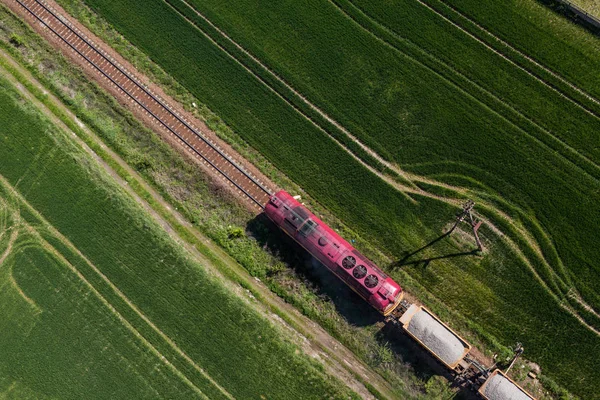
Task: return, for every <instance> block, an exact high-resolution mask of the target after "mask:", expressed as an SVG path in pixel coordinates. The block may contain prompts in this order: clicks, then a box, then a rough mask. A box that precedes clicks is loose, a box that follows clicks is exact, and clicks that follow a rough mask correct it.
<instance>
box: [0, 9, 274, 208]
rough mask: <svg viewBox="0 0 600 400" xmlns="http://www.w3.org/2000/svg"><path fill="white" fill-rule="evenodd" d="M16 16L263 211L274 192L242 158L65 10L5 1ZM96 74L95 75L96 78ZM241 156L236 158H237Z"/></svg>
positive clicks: (230, 187)
mask: <svg viewBox="0 0 600 400" xmlns="http://www.w3.org/2000/svg"><path fill="white" fill-rule="evenodd" d="M8 3H10V5H12V6H13V7H11V8H12V9H13V10H14V11H16V12H17V13H18V14H19V15H22V16H24V17H26V18H27V17H28V18H27V19H28V20H29V21H30V22H32V25H33V26H34V27H36V28H37V29H38V30H39V31H41V33H42V34H45V35H46V36H53V37H54V38H55V39H58V40H57V41H55V43H57V44H58V45H59V46H60V47H61V50H63V51H64V52H65V53H66V54H67V55H69V56H71V57H72V58H74V59H75V60H77V61H78V62H79V63H80V64H83V65H84V66H85V67H86V68H85V69H86V72H88V73H89V74H91V75H93V77H94V78H96V79H97V80H98V81H100V83H102V84H104V85H105V86H108V88H109V90H110V91H111V92H112V93H113V94H115V96H116V97H117V99H118V100H120V101H121V102H123V103H125V104H128V103H129V105H130V106H132V108H134V110H135V111H136V112H137V113H138V114H140V113H141V114H142V115H143V116H144V118H143V119H144V120H145V121H146V122H151V123H152V125H153V127H154V128H157V127H158V128H159V131H160V133H161V134H162V135H163V136H165V135H166V136H168V137H169V138H170V139H171V141H175V142H177V143H178V144H179V146H181V147H182V148H184V149H185V152H186V153H187V154H189V155H190V156H192V157H193V158H195V159H196V160H199V161H201V163H202V165H203V167H204V168H205V169H207V170H208V171H210V172H211V173H212V175H213V176H218V177H219V178H220V179H221V182H225V183H226V184H227V185H228V187H229V189H230V190H232V191H233V192H234V193H236V194H237V195H238V196H240V197H242V198H245V199H247V200H249V203H250V204H251V206H252V207H253V209H254V210H256V211H259V210H262V208H263V206H264V204H265V203H266V202H267V200H268V198H269V197H270V195H271V193H272V192H273V190H272V189H271V188H270V187H269V186H271V185H270V184H268V183H263V182H262V181H261V179H260V178H257V177H256V176H255V173H253V172H251V171H249V169H248V168H246V167H245V166H243V165H242V164H241V162H240V161H238V160H234V159H233V158H232V157H231V156H230V155H229V154H227V152H226V151H225V150H223V148H222V145H220V144H218V143H216V142H215V140H214V139H211V138H207V137H206V135H205V134H203V132H202V129H200V128H197V127H196V126H195V124H194V123H193V122H191V121H190V119H188V118H187V117H186V116H185V115H182V113H180V112H179V111H178V110H177V109H176V108H175V107H174V106H173V105H172V103H174V102H173V101H171V100H169V101H167V100H164V99H163V97H162V96H160V95H158V94H156V93H155V91H154V90H152V89H151V88H150V87H148V86H146V85H145V84H144V83H142V81H141V80H140V78H139V77H138V76H136V74H135V73H132V72H131V71H133V70H134V69H132V68H131V67H125V66H123V65H122V63H120V62H119V61H117V60H116V59H115V58H114V57H113V56H112V55H111V54H109V53H108V52H106V51H105V50H104V49H103V48H101V47H100V46H98V45H97V44H96V43H95V42H94V40H92V39H90V38H89V37H88V35H86V34H85V33H83V32H82V31H81V29H79V28H78V27H76V26H75V25H74V24H73V23H72V22H70V21H69V20H68V19H67V18H65V16H64V14H62V13H59V12H57V11H56V10H55V9H54V8H52V7H50V6H49V5H47V4H46V3H45V2H44V1H42V0H8ZM98 78H99V79H98ZM237 158H238V159H239V157H237Z"/></svg>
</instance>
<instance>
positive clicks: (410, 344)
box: [375, 322, 481, 400]
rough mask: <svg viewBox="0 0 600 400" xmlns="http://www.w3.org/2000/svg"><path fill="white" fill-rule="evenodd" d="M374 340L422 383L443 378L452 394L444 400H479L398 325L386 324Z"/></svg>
mask: <svg viewBox="0 0 600 400" xmlns="http://www.w3.org/2000/svg"><path fill="white" fill-rule="evenodd" d="M375 337H376V339H377V341H378V342H379V343H380V344H383V345H386V346H387V347H388V348H389V349H390V350H391V351H392V352H393V353H394V354H395V355H396V356H398V357H399V358H400V359H401V360H402V363H404V364H408V365H410V368H411V371H412V373H413V374H414V375H416V376H417V378H419V380H421V381H423V382H427V381H429V380H430V379H431V378H433V377H435V376H442V377H443V378H445V379H446V380H447V381H448V382H449V385H448V387H449V388H450V389H451V390H452V392H453V394H452V395H451V396H450V397H444V398H445V399H446V398H448V399H454V400H475V399H479V400H481V399H480V398H479V397H478V396H477V394H476V393H474V392H473V391H472V390H471V388H469V387H466V386H462V385H460V384H459V383H457V382H456V380H455V379H454V375H453V374H452V372H451V371H450V370H448V368H446V366H444V365H443V364H442V363H441V362H439V361H438V360H437V359H436V358H435V357H433V356H432V355H431V354H430V353H429V352H428V351H427V350H425V349H424V348H423V347H422V346H421V345H419V344H418V343H417V342H416V341H415V340H413V339H412V338H411V337H410V336H408V335H407V334H405V333H404V332H403V331H402V328H400V327H399V326H398V325H396V324H394V323H392V322H388V323H386V324H385V325H384V326H383V327H382V328H381V329H380V330H379V331H378V332H377V333H376V336H375Z"/></svg>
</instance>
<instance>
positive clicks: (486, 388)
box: [479, 369, 535, 400]
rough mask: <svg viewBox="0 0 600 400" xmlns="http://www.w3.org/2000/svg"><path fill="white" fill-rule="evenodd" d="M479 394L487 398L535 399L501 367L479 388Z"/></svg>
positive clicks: (496, 399) (505, 399) (489, 399)
mask: <svg viewBox="0 0 600 400" xmlns="http://www.w3.org/2000/svg"><path fill="white" fill-rule="evenodd" d="M479 394H480V395H481V396H482V397H483V398H484V399H486V400H535V398H534V397H533V396H531V395H530V394H529V393H527V392H526V391H525V390H524V389H522V388H521V387H520V386H519V385H517V384H516V383H515V382H514V381H513V380H512V379H510V378H509V377H508V376H506V374H505V373H504V372H502V371H500V370H499V369H497V370H495V371H494V372H493V373H492V374H491V375H490V377H489V378H488V379H487V380H486V381H485V383H484V384H483V385H482V386H481V387H480V388H479Z"/></svg>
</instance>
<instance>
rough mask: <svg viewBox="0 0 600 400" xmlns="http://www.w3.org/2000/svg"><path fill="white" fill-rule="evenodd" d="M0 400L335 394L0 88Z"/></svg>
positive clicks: (337, 393)
mask: <svg viewBox="0 0 600 400" xmlns="http://www.w3.org/2000/svg"><path fill="white" fill-rule="evenodd" d="M0 127H1V128H0V160H2V162H1V163H0V288H1V290H0V304H1V307H2V312H3V314H2V319H1V321H0V337H1V339H0V352H1V353H2V358H1V359H0V397H6V398H19V399H24V398H35V399H43V398H53V399H54V398H73V399H81V398H86V399H88V398H90V399H91V398H106V399H117V398H123V399H131V398H186V399H187V398H190V399H191V398H203V399H208V398H210V399H231V398H261V397H263V398H279V399H288V398H314V399H321V398H323V396H326V397H327V398H344V399H347V398H348V397H349V396H350V397H352V396H353V394H352V393H349V392H348V390H346V389H345V388H344V386H343V384H341V383H340V382H337V381H335V380H334V379H333V378H331V377H329V376H327V375H325V374H324V373H323V372H322V367H321V366H319V365H317V364H315V363H313V362H312V361H309V360H308V359H307V358H305V357H304V356H302V355H300V354H299V352H298V349H297V347H296V345H294V344H292V343H291V342H288V341H285V340H283V339H282V337H281V332H280V331H279V330H278V329H277V328H275V327H273V326H272V325H271V324H270V323H268V322H267V321H266V319H264V318H263V317H262V316H260V315H259V314H258V312H257V311H256V310H254V309H253V308H252V306H251V305H250V303H248V302H247V301H245V300H243V299H242V298H241V297H239V296H238V295H235V294H233V293H231V288H230V287H226V285H224V284H223V283H220V282H219V281H217V279H216V277H215V276H214V275H213V274H212V273H211V272H209V270H208V269H207V268H206V267H205V266H202V265H200V264H199V263H198V261H197V260H195V259H193V258H192V257H191V256H190V255H188V254H187V253H186V252H185V251H184V250H182V249H181V248H180V247H179V246H177V245H176V244H175V243H174V241H173V239H171V238H170V237H169V236H168V235H167V234H166V233H165V232H164V231H163V230H162V228H160V227H159V226H158V225H157V223H156V222H155V221H154V220H152V219H151V218H150V217H149V216H147V215H146V214H145V212H144V211H143V210H142V208H141V207H140V206H138V205H137V204H135V203H134V201H133V200H132V199H130V198H129V197H127V195H126V194H125V193H124V192H123V191H122V189H119V188H118V187H117V185H116V183H115V182H114V181H113V180H112V178H110V177H109V176H108V175H107V174H106V173H105V172H103V171H101V170H100V168H99V167H98V166H97V164H95V162H93V161H92V159H91V158H90V157H89V156H88V155H87V153H85V152H84V151H83V150H82V149H80V148H79V147H78V146H77V145H75V144H74V143H73V142H72V140H71V139H70V138H69V137H68V135H67V134H66V133H64V132H63V131H61V130H59V129H58V128H56V127H55V126H53V125H52V124H51V123H50V122H48V120H47V119H46V118H45V117H43V116H42V115H41V114H40V112H39V111H38V110H37V109H34V108H33V107H32V106H31V105H29V103H27V102H25V101H24V100H23V98H21V97H20V95H19V94H17V92H16V91H15V89H14V88H12V87H11V86H10V85H9V84H8V83H7V82H6V81H4V80H3V79H2V80H0Z"/></svg>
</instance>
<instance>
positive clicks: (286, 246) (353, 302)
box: [246, 214, 477, 400]
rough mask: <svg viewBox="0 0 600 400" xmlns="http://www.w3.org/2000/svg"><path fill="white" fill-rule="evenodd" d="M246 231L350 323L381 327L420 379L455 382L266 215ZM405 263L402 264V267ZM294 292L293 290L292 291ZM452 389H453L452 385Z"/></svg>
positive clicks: (383, 337) (467, 397)
mask: <svg viewBox="0 0 600 400" xmlns="http://www.w3.org/2000/svg"><path fill="white" fill-rule="evenodd" d="M246 231H247V232H248V233H249V234H250V235H251V236H252V237H253V238H254V239H256V240H257V242H258V243H259V244H260V245H261V246H262V247H263V248H264V249H265V250H267V251H269V252H271V253H272V254H274V255H275V256H276V257H277V258H278V259H279V260H281V261H282V262H284V263H285V264H286V265H288V267H289V268H291V269H293V271H294V272H295V273H296V275H297V276H298V277H299V278H300V279H301V280H302V281H303V282H304V283H305V284H307V286H309V287H310V288H311V289H312V290H313V291H314V293H315V294H316V295H317V296H319V297H322V298H324V299H326V300H327V299H328V300H331V302H332V303H333V304H334V305H335V308H336V310H337V311H338V312H339V314H340V315H341V316H342V317H343V318H345V319H346V321H348V323H350V324H352V325H355V326H358V327H367V326H372V325H375V324H381V325H382V328H381V329H380V330H379V331H378V332H377V333H376V334H375V339H376V340H377V342H378V343H380V344H382V345H386V346H388V347H389V348H390V350H392V352H393V353H394V354H396V355H397V356H398V357H399V358H400V359H401V360H402V363H404V364H409V365H410V367H411V369H412V370H413V373H414V374H415V375H416V376H417V377H418V378H419V380H422V381H425V382H426V381H427V380H429V379H430V378H432V377H433V376H436V375H441V376H443V377H444V378H446V379H448V381H449V382H453V376H452V374H451V372H450V371H448V370H447V368H446V367H445V366H443V365H442V364H441V363H440V362H439V361H437V360H436V359H435V358H434V357H433V356H432V355H431V354H429V352H427V350H425V349H424V348H422V347H421V346H420V345H419V344H418V343H417V342H415V341H414V340H413V339H412V338H410V337H409V336H407V335H406V334H404V333H403V332H402V330H401V329H400V328H399V327H398V326H396V325H394V324H393V323H384V318H383V316H382V315H380V314H379V313H378V312H377V311H375V310H374V309H373V308H372V307H371V306H370V305H368V304H367V302H365V301H364V300H363V299H362V298H361V297H360V296H358V295H357V294H356V293H354V291H352V290H351V289H350V288H349V287H348V286H346V285H345V284H344V283H343V282H342V281H341V280H340V279H339V278H338V277H337V276H335V275H334V274H333V273H332V272H330V271H329V270H328V269H327V268H326V267H325V266H323V265H322V264H321V263H320V262H319V261H317V260H316V259H315V258H314V257H313V256H311V255H310V254H309V253H308V252H307V251H306V250H304V249H303V248H302V247H301V246H300V245H299V244H298V243H296V242H295V241H294V240H293V239H291V238H290V237H288V236H287V235H286V234H285V233H283V231H281V229H279V227H277V226H276V225H275V224H274V223H273V222H272V221H271V220H269V219H268V218H267V217H266V215H265V214H259V215H258V216H257V217H255V218H254V219H252V220H251V221H249V222H248V224H247V225H246ZM445 236H447V234H444V235H442V236H440V237H438V238H437V239H435V240H433V241H432V242H430V243H428V244H427V245H426V246H424V247H422V248H420V249H418V250H416V251H414V252H412V253H409V254H408V255H407V256H405V257H404V258H403V259H402V260H400V262H399V263H397V264H398V265H408V264H415V263H420V262H424V260H418V261H408V258H410V257H412V256H413V255H415V254H417V253H419V252H420V251H422V250H424V249H425V248H427V247H429V246H431V245H433V244H435V243H436V242H438V241H440V240H442V239H443V238H444V237H445ZM475 253H476V251H470V252H464V253H456V254H449V255H445V256H440V257H432V258H431V259H427V260H429V261H431V260H434V259H439V258H446V257H455V256H460V255H469V254H475ZM401 263H402V264H401ZM291 290H293V289H291ZM451 387H452V386H451ZM449 398H452V399H464V400H471V399H475V398H477V397H475V396H474V395H473V394H472V392H471V391H470V390H468V389H462V388H461V390H459V391H458V392H457V393H456V394H455V395H453V396H452V397H449Z"/></svg>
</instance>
